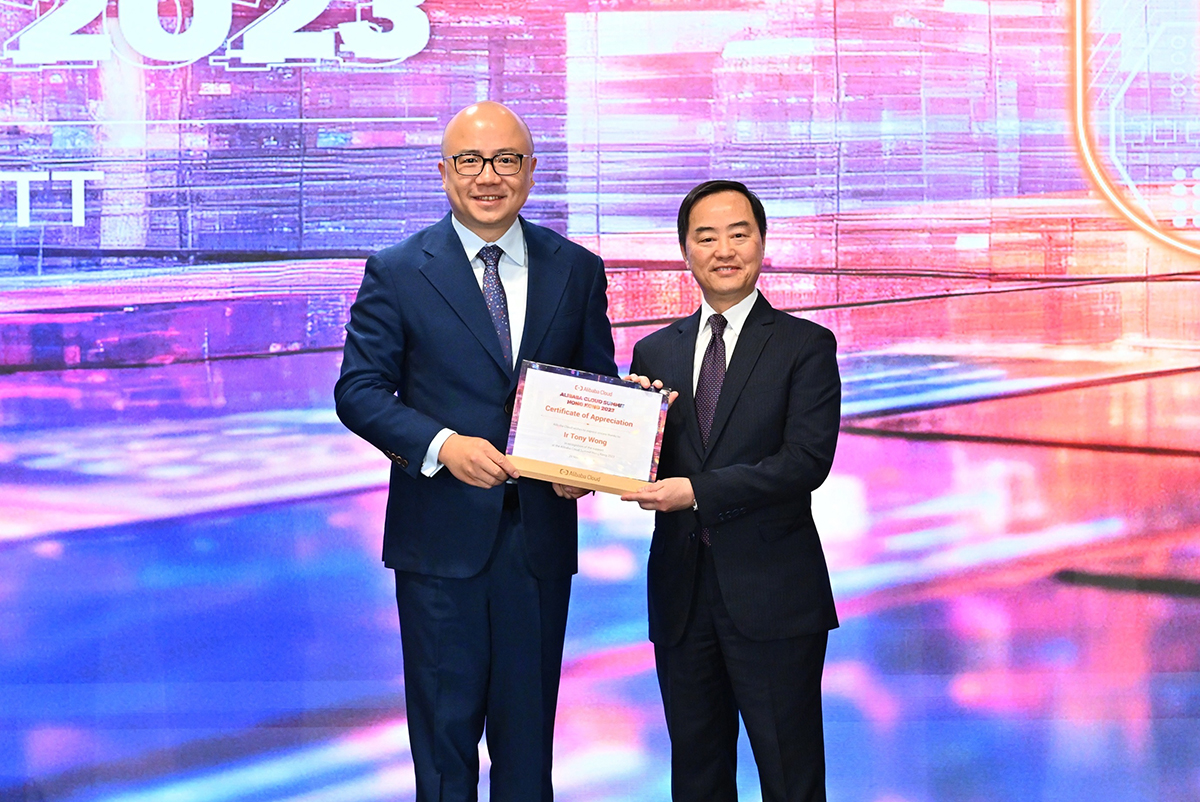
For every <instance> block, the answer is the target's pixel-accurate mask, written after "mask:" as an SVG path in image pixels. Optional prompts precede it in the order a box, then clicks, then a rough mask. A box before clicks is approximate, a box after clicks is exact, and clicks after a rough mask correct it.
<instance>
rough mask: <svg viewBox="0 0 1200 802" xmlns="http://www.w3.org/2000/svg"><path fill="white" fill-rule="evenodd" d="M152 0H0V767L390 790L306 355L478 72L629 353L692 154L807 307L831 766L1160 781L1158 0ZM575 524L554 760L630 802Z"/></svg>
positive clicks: (1192, 391) (382, 633) (391, 754)
mask: <svg viewBox="0 0 1200 802" xmlns="http://www.w3.org/2000/svg"><path fill="white" fill-rule="evenodd" d="M197 5H198V6H206V7H204V8H201V9H200V13H203V14H205V15H207V16H205V17H204V19H203V23H204V24H203V25H201V24H200V23H199V22H193V17H194V13H193V8H192V3H190V2H186V0H176V2H170V1H169V0H167V1H164V2H158V3H157V4H155V3H153V2H151V3H149V4H147V3H145V2H142V3H140V4H139V3H138V2H137V0H111V2H108V3H107V4H104V3H98V4H97V3H95V2H91V0H61V1H60V2H40V1H39V0H0V39H2V40H3V42H4V52H3V54H2V59H0V799H3V800H5V801H6V802H7V800H21V802H24V801H25V800H69V801H70V802H85V800H86V801H88V802H90V801H92V800H96V801H99V800H105V801H106V802H158V801H160V800H161V802H180V801H186V802H265V801H266V800H278V801H279V802H283V801H284V800H287V802H343V801H344V802H356V801H358V800H363V801H365V800H385V799H386V800H405V799H411V798H412V787H413V780H412V773H411V762H410V759H409V754H408V749H407V735H406V732H405V726H404V717H403V710H404V707H403V700H404V686H403V682H402V679H401V662H400V645H399V637H398V625H397V622H396V613H395V604H394V600H393V595H392V586H391V576H390V574H389V572H388V571H386V570H385V569H384V568H383V567H382V565H381V564H380V561H379V554H380V538H381V529H382V516H383V504H384V499H385V493H386V491H385V489H384V487H385V481H386V476H387V469H388V464H389V463H388V461H387V459H386V458H384V457H383V456H382V455H380V454H378V453H377V452H376V451H375V450H374V449H373V448H371V447H370V446H367V445H365V444H364V443H362V442H361V441H359V440H357V439H356V438H355V437H354V436H352V435H351V434H349V433H348V432H346V431H345V430H344V429H343V428H342V426H341V425H340V424H339V422H338V421H337V419H336V417H335V415H334V412H333V403H332V386H333V381H334V379H335V377H336V375H337V372H338V365H339V360H340V351H341V343H342V338H343V329H342V326H343V324H344V322H345V320H346V317H347V312H348V309H349V305H350V303H351V302H352V301H353V298H354V294H355V292H356V290H357V287H358V283H359V280H360V278H361V275H362V263H363V260H364V258H365V256H366V255H367V254H368V253H370V252H372V251H374V250H376V249H378V248H381V247H383V246H386V245H389V244H392V243H394V242H397V241H399V240H400V239H402V238H404V237H405V236H408V235H409V234H411V233H413V232H415V231H417V230H418V229H420V228H422V227H423V226H426V225H428V224H429V223H431V222H433V221H435V220H437V219H438V218H440V217H441V216H442V215H443V214H444V213H445V211H446V203H445V199H444V196H443V193H442V191H441V187H440V183H439V180H438V175H437V169H436V163H437V159H438V143H439V138H440V134H441V129H442V126H443V125H444V122H445V120H446V119H447V118H448V116H449V115H450V114H451V113H453V112H454V111H455V110H457V109H458V108H461V107H462V106H464V105H467V104H469V103H471V102H473V101H476V100H480V99H484V98H491V99H494V100H499V101H502V102H504V103H506V104H509V105H510V106H512V107H513V108H514V109H515V110H517V111H518V112H519V113H521V114H522V115H523V116H524V117H525V119H526V120H527V121H528V122H529V124H530V125H531V127H532V128H533V130H534V132H535V134H536V139H537V143H538V154H537V155H538V169H537V173H536V174H535V178H536V180H537V186H536V187H535V188H534V191H533V195H532V196H531V199H530V202H529V204H528V205H527V207H526V215H527V216H528V217H529V218H530V219H532V220H534V221H537V222H541V223H543V224H545V225H548V226H550V227H552V228H555V229H557V230H559V231H561V232H563V233H565V234H567V235H569V236H570V237H572V238H573V239H575V240H577V241H579V242H581V243H583V244H585V245H587V246H589V247H591V248H593V249H595V250H596V251H598V252H599V253H600V254H601V255H602V256H603V257H604V259H605V262H606V265H607V267H608V270H609V296H610V310H611V317H612V320H613V323H614V326H615V332H616V339H617V345H618V362H619V363H622V365H623V366H624V365H627V364H628V360H629V356H630V351H631V348H632V345H633V343H634V342H636V341H637V339H638V338H640V337H641V336H643V335H645V334H646V333H648V332H650V331H652V330H654V329H655V328H657V327H659V326H661V325H663V324H665V323H666V322H668V321H670V320H673V319H675V318H676V317H679V316H682V315H685V314H688V313H690V312H691V311H692V310H693V309H694V308H695V306H696V305H697V303H698V295H697V292H696V290H695V288H694V286H693V282H692V281H691V279H690V276H689V275H688V274H687V273H686V272H685V271H684V270H683V266H682V264H681V262H680V259H679V254H678V247H677V242H676V237H675V233H674V217H675V211H676V209H677V208H678V203H679V200H680V199H681V198H682V196H683V195H684V194H685V193H686V191H687V190H688V189H690V188H691V187H692V186H693V185H694V184H696V183H698V182H700V181H702V180H706V179H708V178H714V177H732V178H737V179H740V180H743V181H745V182H746V183H747V184H749V185H750V186H751V187H752V188H753V189H754V190H755V191H756V192H758V193H759V194H760V195H761V197H762V198H763V200H764V201H765V203H766V206H767V211H768V215H769V218H770V230H769V232H768V237H767V260H768V264H767V267H766V268H765V270H764V274H763V276H762V279H761V281H760V285H759V286H760V288H761V289H762V290H763V291H764V292H765V293H766V294H767V296H768V297H769V298H770V300H771V301H772V303H773V304H774V305H775V306H777V307H781V308H785V309H788V310H789V311H792V312H794V313H795V314H798V315H803V316H805V317H808V318H811V319H813V320H816V321H818V322H820V323H822V324H824V325H827V326H829V327H830V328H831V329H833V330H834V332H835V333H836V334H837V335H838V339H839V349H840V365H841V371H842V377H843V381H844V388H845V389H844V406H843V432H842V439H841V442H840V445H839V449H838V455H837V459H836V461H835V464H834V468H833V473H832V475H831V476H830V478H829V480H828V481H827V482H826V484H825V486H824V487H823V488H822V489H821V490H820V491H819V492H818V494H817V495H816V497H815V498H814V505H815V508H816V510H815V511H816V515H817V518H818V522H819V526H820V528H821V531H822V533H823V540H824V544H825V549H826V553H827V555H828V558H829V562H830V567H831V570H832V574H833V585H834V591H835V595H836V596H837V599H838V606H839V612H840V614H841V617H842V621H843V626H842V627H841V629H839V630H837V631H836V632H835V633H833V635H832V637H831V639H830V648H829V657H828V662H827V667H826V675H825V703H826V733H827V755H828V763H829V794H830V799H831V800H835V802H991V801H992V800H996V801H997V802H999V801H1000V800H1005V801H1007V800H1016V799H1020V800H1055V801H1056V802H1058V801H1060V800H1061V801H1063V802H1068V801H1072V800H1081V801H1082V800H1088V801H1089V802H1090V801H1091V800H1097V799H1103V800H1106V802H1126V801H1128V802H1133V801H1134V800H1139V801H1140V800H1162V801H1163V802H1176V801H1178V802H1188V801H1189V800H1193V801H1194V800H1200V490H1198V489H1197V488H1200V459H1198V457H1200V345H1198V343H1200V281H1198V280H1197V279H1198V278H1200V260H1198V254H1200V248H1198V245H1200V237H1198V236H1197V234H1198V232H1200V113H1198V112H1200V82H1198V78H1200V59H1198V48H1200V43H1198V40H1197V33H1198V23H1200V9H1198V8H1197V6H1196V5H1195V3H1192V2H1189V3H1184V2H1177V1H1175V0H1170V1H1166V0H1148V1H1147V0H1133V1H1132V2H1122V3H1118V2H1113V1H1112V0H1104V1H1103V2H1100V1H1099V0H1087V1H1086V2H1085V0H990V1H989V0H929V2H924V3H920V2H918V3H891V2H880V0H859V1H858V2H848V1H847V0H812V2H794V0H745V1H744V2H738V1H737V0H700V1H699V2H682V1H681V0H657V1H651V0H643V1H642V2H634V1H633V0H604V2H599V1H598V0H539V2H531V1H529V0H512V1H511V2H506V3H483V2H457V1H456V0H426V2H425V3H424V4H422V5H420V6H416V5H414V4H413V3H412V2H402V1H401V0H395V1H393V2H386V1H385V0H376V2H375V3H374V4H372V3H359V4H356V3H351V2H343V1H342V0H331V1H330V2H325V1H324V0H316V1H315V2H314V1H313V0H286V2H281V3H274V4H272V3H271V2H270V0H238V1H237V2H230V0H205V3H197ZM225 6H228V7H229V13H230V21H229V25H228V32H225V31H224V29H223V28H221V25H222V24H223V23H221V22H220V20H218V21H217V22H216V23H214V22H212V20H213V19H216V17H214V16H213V15H214V14H215V13H216V12H214V11H213V10H212V9H213V8H224V7H225ZM376 6H378V7H376ZM276 9H278V10H276ZM284 9H286V12H285V10H284ZM155 13H157V15H158V26H159V27H158V29H157V33H156V32H155V30H154V29H153V25H152V23H153V22H154V14H155ZM88 14H91V15H92V16H91V18H90V19H89V18H88ZM285 14H291V15H292V17H293V18H292V23H291V27H293V28H297V27H298V28H300V30H299V33H300V34H314V36H310V37H307V38H306V37H304V36H303V35H301V36H297V37H288V38H286V39H285V38H280V39H278V42H280V43H281V44H278V45H277V46H274V49H273V50H272V49H271V47H269V46H268V45H269V43H270V41H276V40H268V39H267V38H264V37H262V36H259V38H258V39H253V37H252V35H251V34H250V33H248V32H249V31H252V30H254V28H252V27H249V26H252V25H253V26H257V27H258V28H260V29H264V28H265V27H266V26H269V25H274V26H275V27H276V28H280V26H281V25H282V23H280V20H285V21H286V20H287V19H288V18H287V17H286V16H285ZM388 14H392V15H393V16H392V17H388ZM268 15H271V17H270V18H271V19H273V22H261V21H260V20H263V19H264V18H268ZM314 15H315V16H314ZM218 16H219V15H218ZM310 18H311V22H309V21H307V20H309V19H310ZM196 19H199V18H198V17H197V18H196ZM397 20H399V21H397ZM422 20H427V21H428V31H427V32H426V31H425V29H424V28H423V27H422V24H421V21H422ZM364 24H365V25H367V26H371V27H363V25H364ZM214 25H215V26H216V27H213V26H214ZM351 25H357V26H358V27H355V28H351V27H345V26H351ZM339 26H343V27H339ZM283 27H287V26H283ZM189 31H195V33H193V34H192V35H191V37H190V38H186V41H185V37H187V35H188V32H189ZM212 31H216V34H213V33H212ZM321 31H326V32H329V31H335V32H334V33H320V32H321ZM388 34H394V36H393V38H391V39H380V38H378V37H380V36H386V35H388ZM213 35H216V36H217V37H218V39H219V41H216V40H212V41H216V44H212V41H210V42H209V43H208V44H206V43H205V41H206V40H205V39H204V38H203V37H204V36H209V37H210V39H211V36H213ZM86 37H91V38H86ZM163 37H168V38H165V39H164V38H163ZM169 37H178V38H174V39H172V38H169ZM372 37H374V38H372ZM164 43H165V44H164ZM371 43H374V44H371ZM369 44H370V46H371V47H375V48H376V50H371V49H370V47H368V45H369ZM385 44H386V46H385ZM255 48H257V50H256V49H255ZM355 48H357V52H356V51H355ZM389 48H391V49H390V50H389ZM406 48H407V49H408V50H412V51H414V52H413V53H412V54H411V55H410V54H408V53H407V52H404V51H405V49H406ZM364 54H365V55H364ZM389 54H390V56H394V58H389V57H388V56H389ZM172 58H177V59H178V60H177V61H171V60H170V59H172ZM256 58H257V60H256ZM581 519H582V522H581V529H580V574H579V576H578V577H577V578H576V581H575V585H574V592H573V598H572V609H571V618H570V624H569V629H568V638H567V645H566V658H565V665H564V679H563V687H562V696H561V700H560V706H559V719H558V721H559V723H558V730H557V741H556V770H555V777H556V788H557V793H558V797H559V798H560V799H562V800H566V801H568V802H572V801H580V802H582V801H584V800H587V801H589V802H602V801H607V800H628V799H636V800H647V801H649V802H653V801H654V800H667V799H668V798H669V776H668V764H667V756H668V744H667V742H666V734H665V729H664V726H663V722H662V714H661V710H660V703H659V699H658V691H657V687H656V684H655V680H654V673H653V656H652V653H651V650H650V648H649V646H648V644H647V642H646V637H645V633H646V621H645V590H644V582H645V574H644V572H645V558H646V552H647V549H648V546H649V537H650V526H651V521H650V518H649V517H648V515H647V514H646V513H643V512H641V511H640V510H638V509H636V508H633V507H631V506H629V505H623V504H621V503H620V502H619V501H617V500H616V499H614V498H612V497H607V496H605V497H595V498H588V499H587V500H585V501H583V502H581ZM743 745H744V744H743ZM741 787H742V797H743V799H744V800H755V799H758V789H757V782H756V778H755V775H754V769H753V761H752V759H751V756H750V754H749V750H748V749H745V750H744V754H743V760H742V783H741ZM484 793H485V794H486V780H485V782H484Z"/></svg>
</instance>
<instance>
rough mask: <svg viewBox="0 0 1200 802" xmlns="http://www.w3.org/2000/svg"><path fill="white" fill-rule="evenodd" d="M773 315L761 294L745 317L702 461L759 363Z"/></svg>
mask: <svg viewBox="0 0 1200 802" xmlns="http://www.w3.org/2000/svg"><path fill="white" fill-rule="evenodd" d="M774 315H775V309H774V308H773V307H772V306H771V305H770V304H769V303H767V299H766V297H764V296H763V295H762V294H761V293H760V294H759V296H758V300H757V301H755V302H754V306H753V307H752V308H751V309H750V314H749V315H748V316H747V317H746V325H745V326H743V327H742V333H741V334H739V335H738V339H737V345H736V346H734V349H733V356H732V357H731V358H730V360H729V369H728V370H726V371H725V381H724V382H722V384H721V395H720V397H719V398H718V399H717V410H716V412H715V413H714V414H713V425H712V430H711V431H710V432H709V433H708V453H706V454H705V455H704V456H705V459H707V458H708V457H709V455H711V454H712V452H713V446H715V445H716V443H717V441H718V440H719V439H720V437H721V432H722V430H724V428H725V424H726V423H727V422H728V421H729V414H730V413H731V412H732V411H733V405H734V404H735V403H737V400H738V397H739V396H741V394H742V388H744V387H745V386H746V381H747V380H748V379H749V378H750V374H751V373H752V372H753V371H754V365H755V363H756V362H758V357H759V354H761V353H762V349H763V346H764V345H766V343H767V340H769V339H770V338H771V325H772V324H773V323H774V322H775V319H774ZM697 431H699V424H697Z"/></svg>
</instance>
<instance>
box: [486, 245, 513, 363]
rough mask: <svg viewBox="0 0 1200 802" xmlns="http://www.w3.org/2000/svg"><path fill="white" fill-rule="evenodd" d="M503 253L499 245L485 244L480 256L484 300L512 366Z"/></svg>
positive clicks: (501, 345) (502, 350)
mask: <svg viewBox="0 0 1200 802" xmlns="http://www.w3.org/2000/svg"><path fill="white" fill-rule="evenodd" d="M502 253H504V251H503V250H501V248H500V246H499V245H484V246H483V247H482V248H480V249H479V258H480V259H482V260H483V300H484V301H485V302H486V303H487V309H488V314H490V315H491V316H492V325H493V326H495V327H496V335H497V336H498V337H499V338H500V351H501V352H502V353H503V354H504V359H505V361H506V362H508V364H509V366H510V367H511V366H512V333H511V332H510V331H509V328H508V296H506V295H505V294H504V285H503V284H501V283H500V254H502Z"/></svg>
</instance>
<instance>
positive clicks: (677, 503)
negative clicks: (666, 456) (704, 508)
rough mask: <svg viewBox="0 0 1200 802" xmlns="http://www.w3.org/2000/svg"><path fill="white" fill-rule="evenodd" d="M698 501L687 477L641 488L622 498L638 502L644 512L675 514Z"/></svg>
mask: <svg viewBox="0 0 1200 802" xmlns="http://www.w3.org/2000/svg"><path fill="white" fill-rule="evenodd" d="M695 500H696V494H695V493H693V492H692V480H691V479H688V478H687V477H686V476H672V477H671V478H670V479H661V480H659V481H657V482H654V483H653V484H648V485H646V486H645V487H640V488H638V489H637V490H636V491H634V492H633V493H626V494H625V495H623V496H621V501H636V502H637V503H638V506H639V507H641V508H642V509H643V510H657V511H658V512H675V511H676V510H686V509H688V508H689V507H691V506H692V504H693V503H694V502H695Z"/></svg>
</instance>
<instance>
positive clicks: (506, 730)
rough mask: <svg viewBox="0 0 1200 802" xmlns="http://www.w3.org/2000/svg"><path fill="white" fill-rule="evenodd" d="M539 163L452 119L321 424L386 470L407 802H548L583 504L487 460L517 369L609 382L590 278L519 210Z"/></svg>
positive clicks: (494, 116) (366, 303)
mask: <svg viewBox="0 0 1200 802" xmlns="http://www.w3.org/2000/svg"><path fill="white" fill-rule="evenodd" d="M536 166H537V159H536V158H535V157H534V155H533V139H532V137H531V135H530V132H529V128H528V127H527V126H526V125H525V123H524V121H522V120H521V118H520V117H518V116H517V115H516V114H514V113H513V112H512V111H511V110H510V109H508V108H506V107H504V106H502V105H500V104H499V103H492V102H483V103H476V104H474V105H472V106H469V107H467V108H466V109H463V110H462V111H460V112H459V113H458V114H456V115H455V116H454V118H453V119H451V120H450V122H449V124H448V125H447V126H446V130H445V134H444V136H443V138H442V158H441V160H440V161H439V162H438V170H439V172H440V174H441V180H442V187H443V188H444V189H445V191H446V197H447V199H448V200H449V202H450V213H449V214H447V215H446V217H445V218H443V219H442V220H441V221H440V222H438V223H435V224H434V225H432V226H430V227H429V228H427V229H425V230H423V231H420V232H418V233H417V234H415V235H413V236H412V237H410V238H409V239H407V240H405V241H404V242H402V243H400V244H399V245H396V246H393V247H390V248H387V249H385V250H383V251H380V252H379V253H377V254H375V255H374V256H372V257H371V258H370V259H369V260H368V261H367V267H366V274H365V276H364V278H363V282H362V287H361V289H360V290H359V294H358V298H357V300H356V301H355V303H354V306H353V308H352V309H351V312H350V322H349V324H348V325H347V327H346V346H345V356H344V360H343V364H342V372H341V377H340V378H339V379H338V382H337V385H336V388H335V391H334V393H335V397H336V400H337V412H338V415H339V417H340V418H341V419H342V421H343V422H344V423H345V424H346V426H347V427H349V428H350V429H351V430H352V431H354V432H355V433H356V434H358V435H359V436H361V437H363V438H364V439H365V440H367V441H368V442H370V443H372V444H373V445H375V446H376V447H377V448H378V449H379V450H380V451H382V452H383V453H384V454H386V455H387V457H388V458H389V459H390V460H391V461H392V474H391V484H390V490H389V494H388V504H387V515H386V519H385V523H384V542H383V560H384V564H385V565H386V566H387V567H389V568H391V569H393V570H394V571H395V576H396V602H397V607H398V609H399V614H400V635H401V643H402V647H403V653H404V685H405V688H404V691H405V704H406V707H407V712H408V727H409V734H410V741H411V744H412V755H413V764H414V766H415V770H416V778H417V799H418V800H420V802H434V801H435V800H441V801H442V802H457V801H460V800H461V801H462V802H466V800H474V799H475V798H476V796H477V790H476V788H477V785H478V779H479V753H478V748H479V742H480V739H481V737H482V736H483V733H484V732H485V730H486V733H487V745H488V752H489V754H490V756H491V762H492V765H491V771H490V780H491V799H492V800H493V801H494V802H530V800H543V802H549V800H551V799H552V798H553V790H552V788H551V783H550V769H551V758H552V744H553V737H554V713H555V707H556V704H557V700H558V685H559V672H560V669H561V666H562V650H563V637H564V633H565V629H566V621H567V600H568V596H569V594H570V589H571V576H572V575H573V574H574V573H575V571H576V569H577V543H578V530H577V522H576V511H575V500H576V499H577V498H578V497H579V496H581V495H582V494H583V492H584V491H582V490H580V489H578V488H573V487H567V486H564V485H552V484H549V483H547V482H542V481H538V480H533V479H523V478H521V477H520V474H519V472H518V471H517V470H516V468H515V467H514V466H513V465H512V463H511V462H510V461H509V460H508V458H507V457H505V455H504V449H505V445H506V442H507V439H508V431H509V425H510V422H511V419H512V410H513V401H514V397H515V394H516V389H517V378H518V375H519V370H518V367H519V365H520V363H521V360H522V359H529V360H533V361H537V362H546V363H549V364H554V365H563V366H566V367H571V368H577V369H580V370H586V371H591V372H595V373H603V374H609V375H613V374H615V373H616V364H615V363H614V361H613V339H612V330H611V327H610V326H609V322H608V317H607V299H606V295H605V290H606V281H605V275H604V265H603V263H602V262H601V261H600V259H599V257H597V256H596V255H595V254H593V253H590V252H589V251H587V250H586V249H584V248H582V247H580V246H578V245H575V244H573V243H571V242H569V241H568V240H566V239H565V238H563V237H562V236H560V235H558V234H556V233H554V232H553V231H550V230H549V229H546V228H542V227H541V226H537V225H534V224H532V223H529V222H528V221H526V220H524V219H523V218H521V217H520V211H521V208H522V206H524V204H525V200H526V199H527V198H528V197H529V192H530V190H531V188H532V187H533V184H534V181H533V173H534V168H535V167H536Z"/></svg>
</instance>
